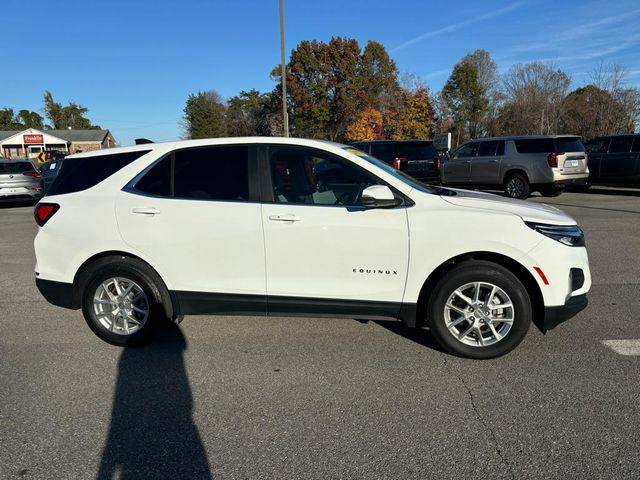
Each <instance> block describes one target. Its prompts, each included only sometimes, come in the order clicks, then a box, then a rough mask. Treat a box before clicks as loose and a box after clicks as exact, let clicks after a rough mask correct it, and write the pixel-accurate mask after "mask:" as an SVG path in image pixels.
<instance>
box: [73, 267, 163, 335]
mask: <svg viewBox="0 0 640 480" xmlns="http://www.w3.org/2000/svg"><path fill="white" fill-rule="evenodd" d="M145 270H146V269H145V268H144V266H143V264H142V262H138V261H136V260H135V259H127V258H124V257H119V258H118V259H117V260H115V259H111V261H109V262H108V263H105V262H100V263H98V264H97V265H96V266H94V267H93V268H92V269H91V270H90V271H89V272H88V273H87V274H86V276H85V277H84V279H85V281H84V288H83V291H82V313H83V315H84V319H85V321H86V322H87V325H89V328H91V330H92V331H93V333H95V334H96V335H97V336H98V337H100V338H101V339H102V340H104V341H105V342H107V343H110V344H112V345H117V346H127V347H128V346H134V345H139V344H141V343H144V342H145V341H146V340H148V338H149V337H150V335H151V334H152V333H153V331H154V329H155V326H156V324H157V323H158V322H160V321H162V320H165V319H166V314H165V311H164V308H163V304H162V295H161V293H160V290H159V289H158V286H157V285H156V282H155V281H154V280H153V278H152V275H151V274H149V273H148V272H146V271H145Z"/></svg>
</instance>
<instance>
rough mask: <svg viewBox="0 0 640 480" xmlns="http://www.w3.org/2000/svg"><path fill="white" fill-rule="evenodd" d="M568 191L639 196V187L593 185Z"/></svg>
mask: <svg viewBox="0 0 640 480" xmlns="http://www.w3.org/2000/svg"><path fill="white" fill-rule="evenodd" d="M567 191H568V192H573V193H591V194H595V195H613V196H616V195H617V196H621V197H640V188H622V187H620V188H618V187H616V188H615V189H614V188H598V187H597V186H594V187H592V188H589V189H588V190H582V191H581V190H573V189H571V190H567Z"/></svg>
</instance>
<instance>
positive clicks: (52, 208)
mask: <svg viewBox="0 0 640 480" xmlns="http://www.w3.org/2000/svg"><path fill="white" fill-rule="evenodd" d="M59 208H60V205H58V204H57V203H38V204H37V205H36V206H35V208H34V209H33V216H34V217H35V219H36V223H37V224H38V226H40V227H42V226H43V225H44V224H45V223H47V222H48V221H49V219H50V218H51V217H53V214H54V213H56V212H57V211H58V209H59Z"/></svg>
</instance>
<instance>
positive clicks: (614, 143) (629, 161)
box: [600, 135, 637, 183]
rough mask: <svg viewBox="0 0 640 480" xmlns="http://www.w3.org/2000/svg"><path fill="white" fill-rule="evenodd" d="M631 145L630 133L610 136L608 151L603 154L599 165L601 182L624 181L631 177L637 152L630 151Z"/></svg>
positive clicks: (634, 169) (631, 137)
mask: <svg viewBox="0 0 640 480" xmlns="http://www.w3.org/2000/svg"><path fill="white" fill-rule="evenodd" d="M632 146H633V136H632V135H624V136H616V137H611V143H610V144H609V151H608V153H607V154H606V155H604V156H603V158H602V165H601V167H600V178H601V180H602V181H603V182H616V183H624V182H625V181H627V182H628V181H629V180H630V179H631V177H633V175H634V174H635V171H636V157H637V154H636V153H633V152H631V147H632Z"/></svg>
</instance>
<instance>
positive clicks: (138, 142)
mask: <svg viewBox="0 0 640 480" xmlns="http://www.w3.org/2000/svg"><path fill="white" fill-rule="evenodd" d="M134 141H135V142H136V145H144V144H145V143H153V140H149V139H148V138H136V139H135V140H134Z"/></svg>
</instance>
